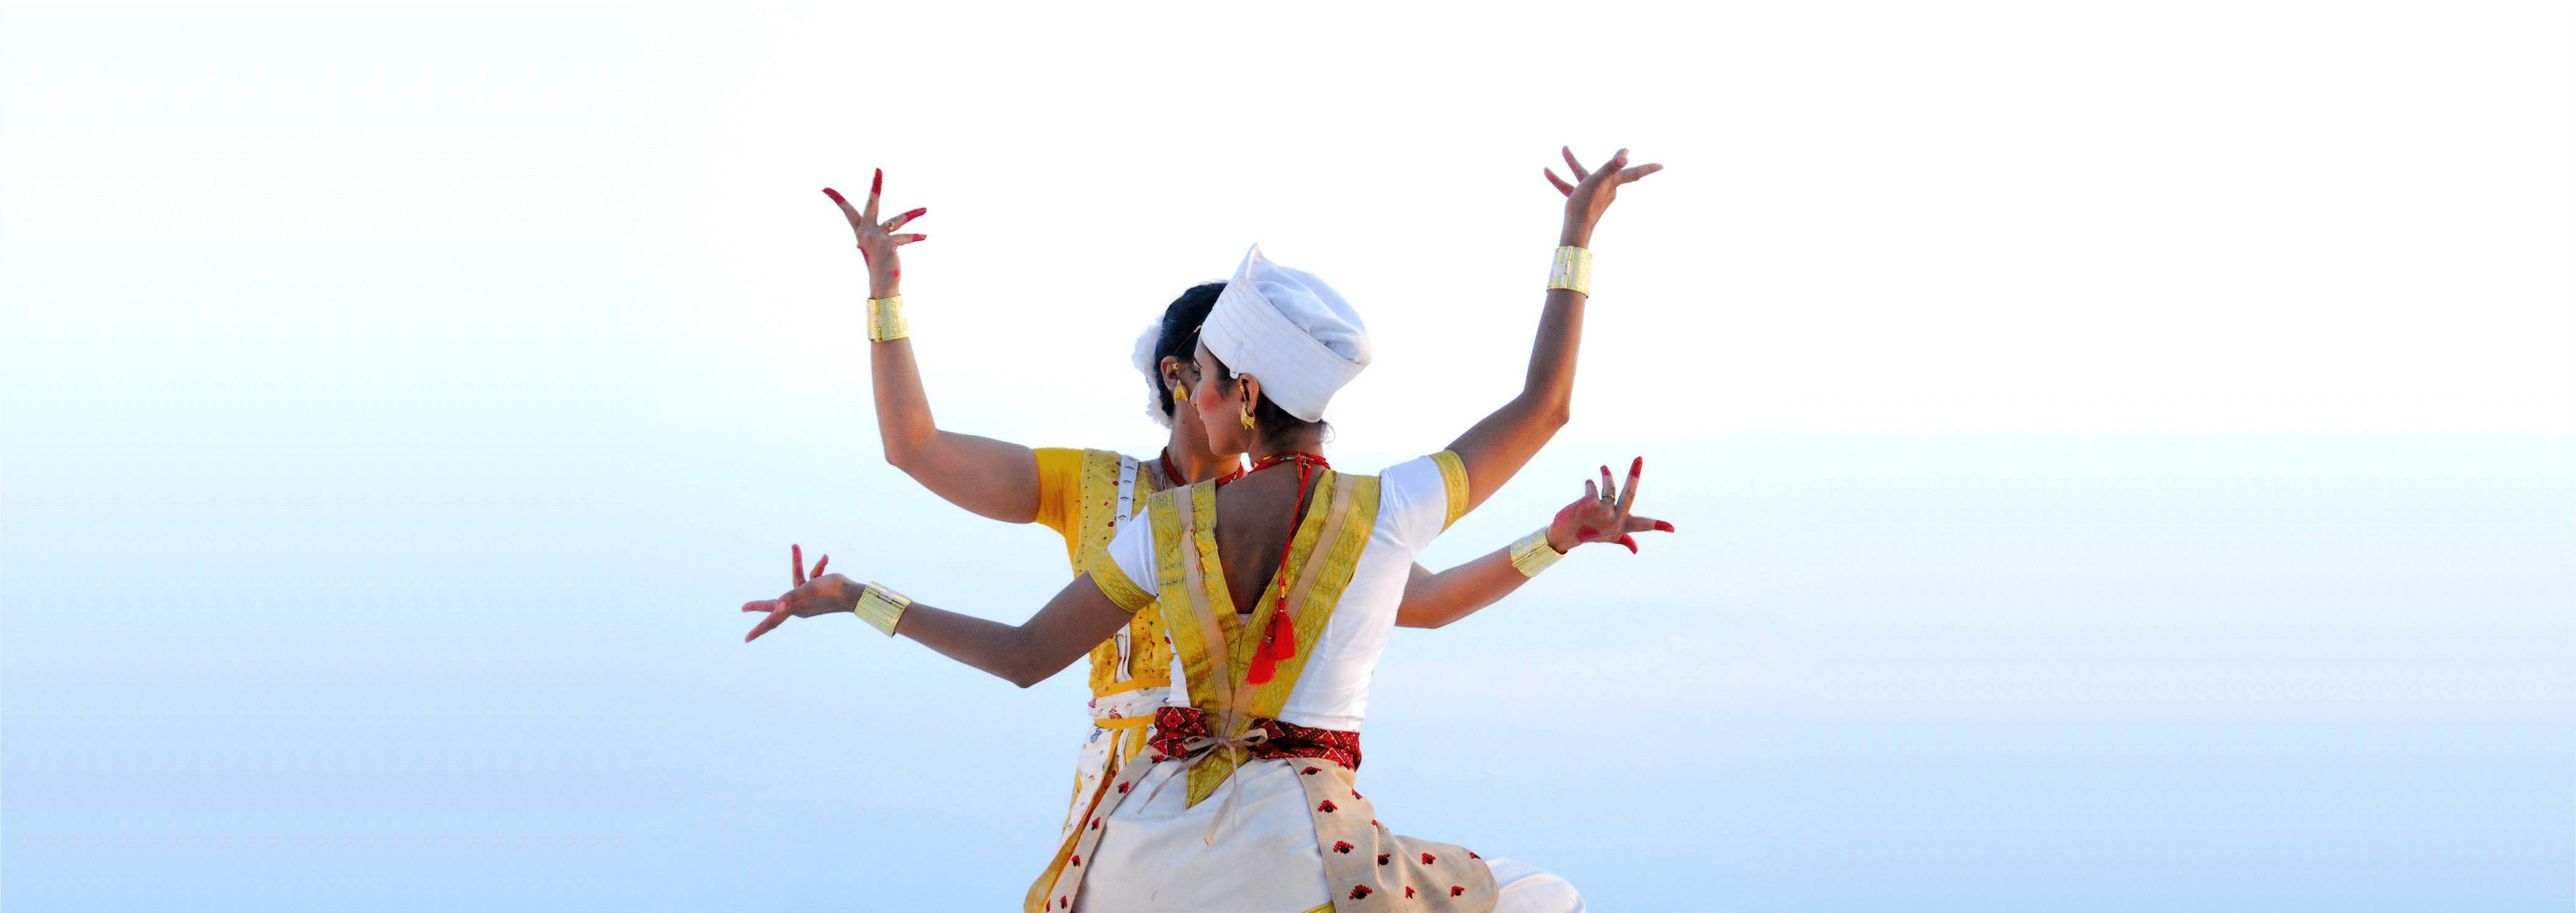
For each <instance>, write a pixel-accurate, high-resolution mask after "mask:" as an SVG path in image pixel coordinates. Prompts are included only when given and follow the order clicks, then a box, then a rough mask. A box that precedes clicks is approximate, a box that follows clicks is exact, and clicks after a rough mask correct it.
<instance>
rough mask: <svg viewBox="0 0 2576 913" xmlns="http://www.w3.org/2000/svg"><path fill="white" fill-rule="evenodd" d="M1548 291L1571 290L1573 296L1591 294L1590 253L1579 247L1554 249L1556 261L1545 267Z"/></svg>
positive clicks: (1587, 295)
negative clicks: (1573, 293)
mask: <svg viewBox="0 0 2576 913" xmlns="http://www.w3.org/2000/svg"><path fill="white" fill-rule="evenodd" d="M1547 287H1548V290H1550V291H1554V290H1556V289H1561V288H1562V289H1573V290H1574V292H1575V294H1578V295H1583V296H1586V297H1589V296H1590V295H1591V294H1592V252H1591V251H1589V250H1586V249H1584V248H1580V247H1560V248H1557V249H1556V259H1555V260H1554V261H1553V262H1551V263H1549V264H1548V267H1547Z"/></svg>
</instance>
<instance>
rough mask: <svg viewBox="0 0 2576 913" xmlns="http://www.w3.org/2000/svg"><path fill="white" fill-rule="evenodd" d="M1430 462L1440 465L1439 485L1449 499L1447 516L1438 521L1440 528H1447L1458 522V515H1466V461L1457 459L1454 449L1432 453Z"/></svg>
mask: <svg viewBox="0 0 2576 913" xmlns="http://www.w3.org/2000/svg"><path fill="white" fill-rule="evenodd" d="M1431 462H1433V463H1437V464H1439V466H1440V486H1441V488H1443V489H1445V490H1446V493H1447V496H1448V499H1449V508H1448V516H1446V517H1445V518H1443V519H1442V520H1441V521H1440V528H1441V529H1448V528H1449V525H1450V524H1452V523H1456V522H1458V518H1459V517H1463V516H1466V515H1467V463H1466V461H1464V460H1460V459H1458V453H1457V451H1454V450H1443V451H1440V452H1439V453H1435V454H1432V455H1431Z"/></svg>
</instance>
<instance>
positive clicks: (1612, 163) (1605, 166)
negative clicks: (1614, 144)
mask: <svg viewBox="0 0 2576 913" xmlns="http://www.w3.org/2000/svg"><path fill="white" fill-rule="evenodd" d="M1627 165H1628V150H1626V149H1621V150H1619V151H1618V152H1617V153H1614V154H1612V155H1611V156H1610V160H1609V161H1606V162H1602V163H1601V168H1600V169H1599V170H1597V171H1594V172H1592V180H1593V181H1595V182H1597V183H1606V184H1610V185H1613V186H1616V185H1617V184H1618V183H1619V169H1621V168H1625V167H1627Z"/></svg>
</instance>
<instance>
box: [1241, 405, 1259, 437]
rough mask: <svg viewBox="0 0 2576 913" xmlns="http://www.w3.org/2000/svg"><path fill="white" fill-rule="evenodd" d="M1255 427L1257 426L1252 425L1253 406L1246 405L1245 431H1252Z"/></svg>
mask: <svg viewBox="0 0 2576 913" xmlns="http://www.w3.org/2000/svg"><path fill="white" fill-rule="evenodd" d="M1254 427H1256V426H1255V425H1253V423H1252V404H1251V403H1245V404H1243V430H1245V431H1250V430H1252V429H1253V428H1254Z"/></svg>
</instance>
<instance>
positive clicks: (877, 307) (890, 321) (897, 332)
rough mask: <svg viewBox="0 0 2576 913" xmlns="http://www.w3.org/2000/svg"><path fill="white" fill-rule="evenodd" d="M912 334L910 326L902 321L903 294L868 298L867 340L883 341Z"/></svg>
mask: <svg viewBox="0 0 2576 913" xmlns="http://www.w3.org/2000/svg"><path fill="white" fill-rule="evenodd" d="M910 335H912V326H911V325H910V324H907V323H904V322H903V296H902V295H892V296H888V297H885V298H870V299H868V341H869V342H885V341H887V340H891V339H902V338H904V337H906V336H910Z"/></svg>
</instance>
